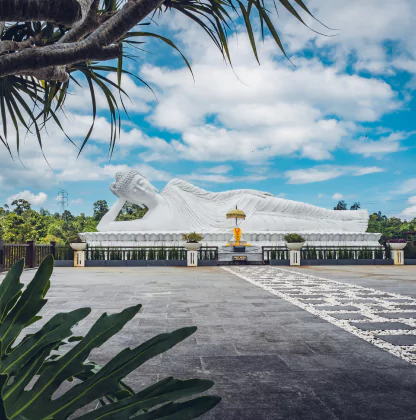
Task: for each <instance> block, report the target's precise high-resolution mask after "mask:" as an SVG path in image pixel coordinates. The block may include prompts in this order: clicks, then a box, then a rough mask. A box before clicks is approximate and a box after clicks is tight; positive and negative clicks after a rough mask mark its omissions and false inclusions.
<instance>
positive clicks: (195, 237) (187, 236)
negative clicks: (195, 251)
mask: <svg viewBox="0 0 416 420" xmlns="http://www.w3.org/2000/svg"><path fill="white" fill-rule="evenodd" d="M202 239H204V237H203V236H202V235H200V234H199V233H196V232H191V233H184V234H183V235H182V240H183V241H185V242H191V243H197V242H201V241H202Z"/></svg>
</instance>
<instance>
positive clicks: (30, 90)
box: [0, 0, 329, 153]
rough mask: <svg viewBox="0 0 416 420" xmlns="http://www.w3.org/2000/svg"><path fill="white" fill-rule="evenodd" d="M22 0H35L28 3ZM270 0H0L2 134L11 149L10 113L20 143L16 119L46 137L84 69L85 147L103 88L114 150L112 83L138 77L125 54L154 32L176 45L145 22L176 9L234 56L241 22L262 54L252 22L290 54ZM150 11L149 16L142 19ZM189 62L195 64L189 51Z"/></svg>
mask: <svg viewBox="0 0 416 420" xmlns="http://www.w3.org/2000/svg"><path fill="white" fill-rule="evenodd" d="M277 3H278V4H280V6H282V7H284V8H285V9H287V10H288V11H289V13H290V14H292V15H293V16H294V17H295V18H296V19H297V20H298V21H299V22H301V23H302V24H304V25H305V23H304V21H303V19H302V17H301V15H300V14H299V13H298V11H297V10H296V8H295V7H297V8H298V10H299V12H301V13H304V14H308V15H310V16H312V14H311V12H310V11H309V9H308V8H307V7H306V5H305V3H304V2H303V1H302V0H278V2H277ZM25 4H26V6H27V4H30V7H26V6H24V5H25ZM269 6H270V5H267V7H266V4H265V2H264V1H258V0H207V1H204V2H201V1H199V0H124V1H123V0H31V1H30V2H29V3H27V2H25V1H22V0H7V1H6V0H0V22H1V24H0V33H1V42H0V85H1V89H0V106H1V111H2V113H1V117H2V120H3V121H2V122H3V136H0V140H1V141H2V142H3V144H4V145H5V146H6V147H7V148H8V150H9V152H10V153H11V150H10V146H9V144H8V142H7V138H8V135H10V130H9V132H8V131H7V121H11V122H12V123H13V126H14V130H15V133H14V134H15V135H16V140H17V150H18V151H19V146H20V140H19V139H20V137H19V125H22V126H23V127H24V128H25V129H27V130H29V128H31V129H32V130H33V132H34V133H35V134H36V136H37V138H38V141H39V144H40V145H41V144H42V143H41V137H42V133H43V131H42V130H44V128H45V127H44V126H45V122H46V121H48V120H51V121H52V122H54V123H56V124H57V125H58V126H59V127H60V128H61V123H60V120H59V118H60V116H61V115H62V114H61V113H60V112H59V111H60V110H61V109H62V107H63V106H64V104H65V100H66V95H67V92H68V89H69V87H70V86H72V85H73V84H79V81H80V78H81V76H84V77H85V78H86V80H87V83H88V86H89V92H90V96H91V113H92V115H93V122H92V126H91V128H90V130H89V131H88V133H86V137H85V140H84V142H83V144H82V146H81V148H80V150H82V148H83V146H84V145H85V143H86V142H87V141H88V139H89V137H90V135H91V132H92V129H93V127H94V121H95V117H96V111H97V110H96V93H95V90H99V91H101V92H102V93H104V97H105V98H106V101H107V104H108V110H109V113H110V123H111V125H112V130H111V134H110V148H111V150H112V148H113V147H114V142H115V141H116V136H117V132H118V130H116V129H115V128H116V127H115V125H117V124H120V119H119V100H118V99H117V98H116V96H115V95H114V94H113V93H112V91H111V88H112V87H116V88H118V89H119V91H120V94H125V92H124V91H123V89H122V86H121V79H122V77H121V76H122V74H123V73H127V74H130V75H131V76H132V77H136V76H134V75H133V74H131V73H129V72H128V71H127V70H125V69H124V68H123V66H124V63H125V60H126V59H130V58H131V59H134V58H135V56H136V55H137V52H136V50H135V49H134V48H136V46H137V44H142V43H143V42H144V41H146V40H149V39H158V40H160V41H162V42H165V43H167V44H168V45H170V46H171V47H173V48H174V49H176V50H177V48H176V46H175V45H174V44H173V43H172V41H170V40H169V39H166V38H164V37H163V36H161V35H159V34H157V33H154V32H149V30H148V29H146V30H144V29H143V25H149V24H150V23H155V17H156V16H158V15H160V14H162V13H171V11H172V9H174V10H175V11H176V12H178V13H180V14H182V15H183V16H185V17H186V18H188V19H189V20H190V21H191V20H192V21H193V22H194V23H196V24H197V25H199V26H200V27H202V29H203V30H204V31H205V32H206V33H207V35H208V36H209V37H210V38H211V40H212V41H213V42H214V44H215V45H216V46H217V47H218V49H219V51H220V53H221V54H222V55H223V57H224V59H225V60H226V61H228V62H230V63H231V56H230V51H229V49H228V43H227V39H228V36H229V34H230V32H232V30H234V28H235V27H236V26H237V25H238V27H243V28H245V30H246V32H247V34H248V37H249V39H250V43H251V47H252V50H253V53H254V56H255V58H256V59H257V61H259V58H258V55H257V47H256V42H255V35H254V31H253V27H252V25H253V24H254V25H255V27H259V28H260V32H261V36H262V37H263V38H264V36H265V35H267V34H270V36H271V37H272V38H273V39H274V41H275V42H276V45H277V46H278V48H280V50H281V51H282V52H283V53H284V54H285V55H286V53H285V52H284V49H283V45H282V42H281V40H280V38H279V36H278V33H277V30H276V27H275V25H274V23H273V21H272V19H271V14H272V13H273V12H272V8H271V7H270V8H269ZM276 6H277V5H276ZM276 12H277V8H276ZM155 15H156V16H155ZM146 17H149V19H148V20H147V21H146V22H143V20H144V19H145V18H146ZM172 18H173V16H172ZM138 24H139V25H141V27H140V26H137V25H138ZM146 28H147V26H146ZM328 29H329V28H328ZM133 47H134V48H133ZM183 58H184V59H185V57H183ZM114 59H116V60H117V61H118V63H117V66H112V65H104V64H100V63H101V62H103V61H108V60H114ZM185 62H186V64H187V65H188V67H189V68H190V66H189V63H188V62H187V61H186V59H185ZM108 73H117V83H114V82H113V81H111V80H110V79H109V78H108V77H107V75H108ZM136 79H137V77H136ZM139 80H140V79H139ZM143 83H144V82H143ZM22 95H23V96H22ZM120 102H121V101H120ZM121 104H122V102H121Z"/></svg>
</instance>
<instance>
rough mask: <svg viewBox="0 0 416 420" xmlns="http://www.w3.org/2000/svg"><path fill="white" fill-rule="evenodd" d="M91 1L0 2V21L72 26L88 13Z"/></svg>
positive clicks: (34, 0)
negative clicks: (41, 22) (40, 22)
mask: <svg viewBox="0 0 416 420" xmlns="http://www.w3.org/2000/svg"><path fill="white" fill-rule="evenodd" d="M91 2H92V0H0V20H1V21H6V22H34V21H45V22H55V23H59V24H61V25H66V26H72V25H73V24H74V23H76V22H78V21H79V20H80V19H82V18H83V17H84V16H85V15H86V14H87V12H88V10H89V8H90V5H91Z"/></svg>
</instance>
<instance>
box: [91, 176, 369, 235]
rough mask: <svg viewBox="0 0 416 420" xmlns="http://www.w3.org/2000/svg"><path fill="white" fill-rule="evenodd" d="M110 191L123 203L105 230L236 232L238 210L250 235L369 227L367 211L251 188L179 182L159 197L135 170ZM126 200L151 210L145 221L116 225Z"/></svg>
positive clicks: (104, 220) (106, 217)
mask: <svg viewBox="0 0 416 420" xmlns="http://www.w3.org/2000/svg"><path fill="white" fill-rule="evenodd" d="M110 190H111V191H112V192H113V193H114V194H115V195H116V196H117V197H118V201H117V202H116V203H115V204H114V205H113V206H112V207H111V209H110V210H109V211H108V212H107V213H106V214H105V215H104V217H103V218H102V220H101V221H100V223H99V224H98V226H97V229H98V231H100V232H127V231H129V232H146V231H147V232H149V231H151V232H192V231H196V232H200V233H203V232H222V231H231V229H232V227H233V226H234V221H233V220H227V219H226V217H225V215H226V213H227V212H228V211H229V210H230V209H233V208H235V207H236V206H238V208H239V209H242V210H243V211H244V212H245V214H246V219H245V220H244V221H242V223H241V224H240V227H241V228H242V229H243V230H244V231H246V232H264V231H274V232H325V233H330V232H338V233H342V232H355V233H359V232H365V231H366V229H367V225H368V213H367V211H366V210H354V211H351V210H345V211H343V210H341V211H335V210H328V209H324V208H320V207H316V206H313V205H310V204H305V203H302V202H298V201H292V200H286V199H283V198H280V197H275V196H273V195H272V194H269V193H266V192H261V191H256V190H250V189H239V190H231V191H224V192H210V191H205V190H203V189H201V188H198V187H196V186H195V185H192V184H190V183H188V182H186V181H183V180H180V179H173V180H171V181H170V182H169V183H168V184H167V185H166V186H165V188H164V189H163V190H162V192H161V193H159V192H158V190H157V189H156V188H155V187H153V185H152V184H151V183H150V182H149V181H148V180H147V179H146V178H145V177H144V176H143V175H141V174H140V173H139V172H137V171H135V170H129V171H126V172H122V173H117V174H116V181H115V182H113V183H112V184H111V186H110ZM126 202H130V203H133V204H137V205H139V206H141V207H144V206H145V207H147V208H148V211H147V213H146V214H145V216H144V217H143V218H141V219H136V220H129V221H116V218H117V216H118V214H119V213H120V210H121V209H122V207H123V205H124V204H125V203H126Z"/></svg>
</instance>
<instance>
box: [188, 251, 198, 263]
mask: <svg viewBox="0 0 416 420" xmlns="http://www.w3.org/2000/svg"><path fill="white" fill-rule="evenodd" d="M187 256H188V267H196V266H197V265H198V251H187Z"/></svg>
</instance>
